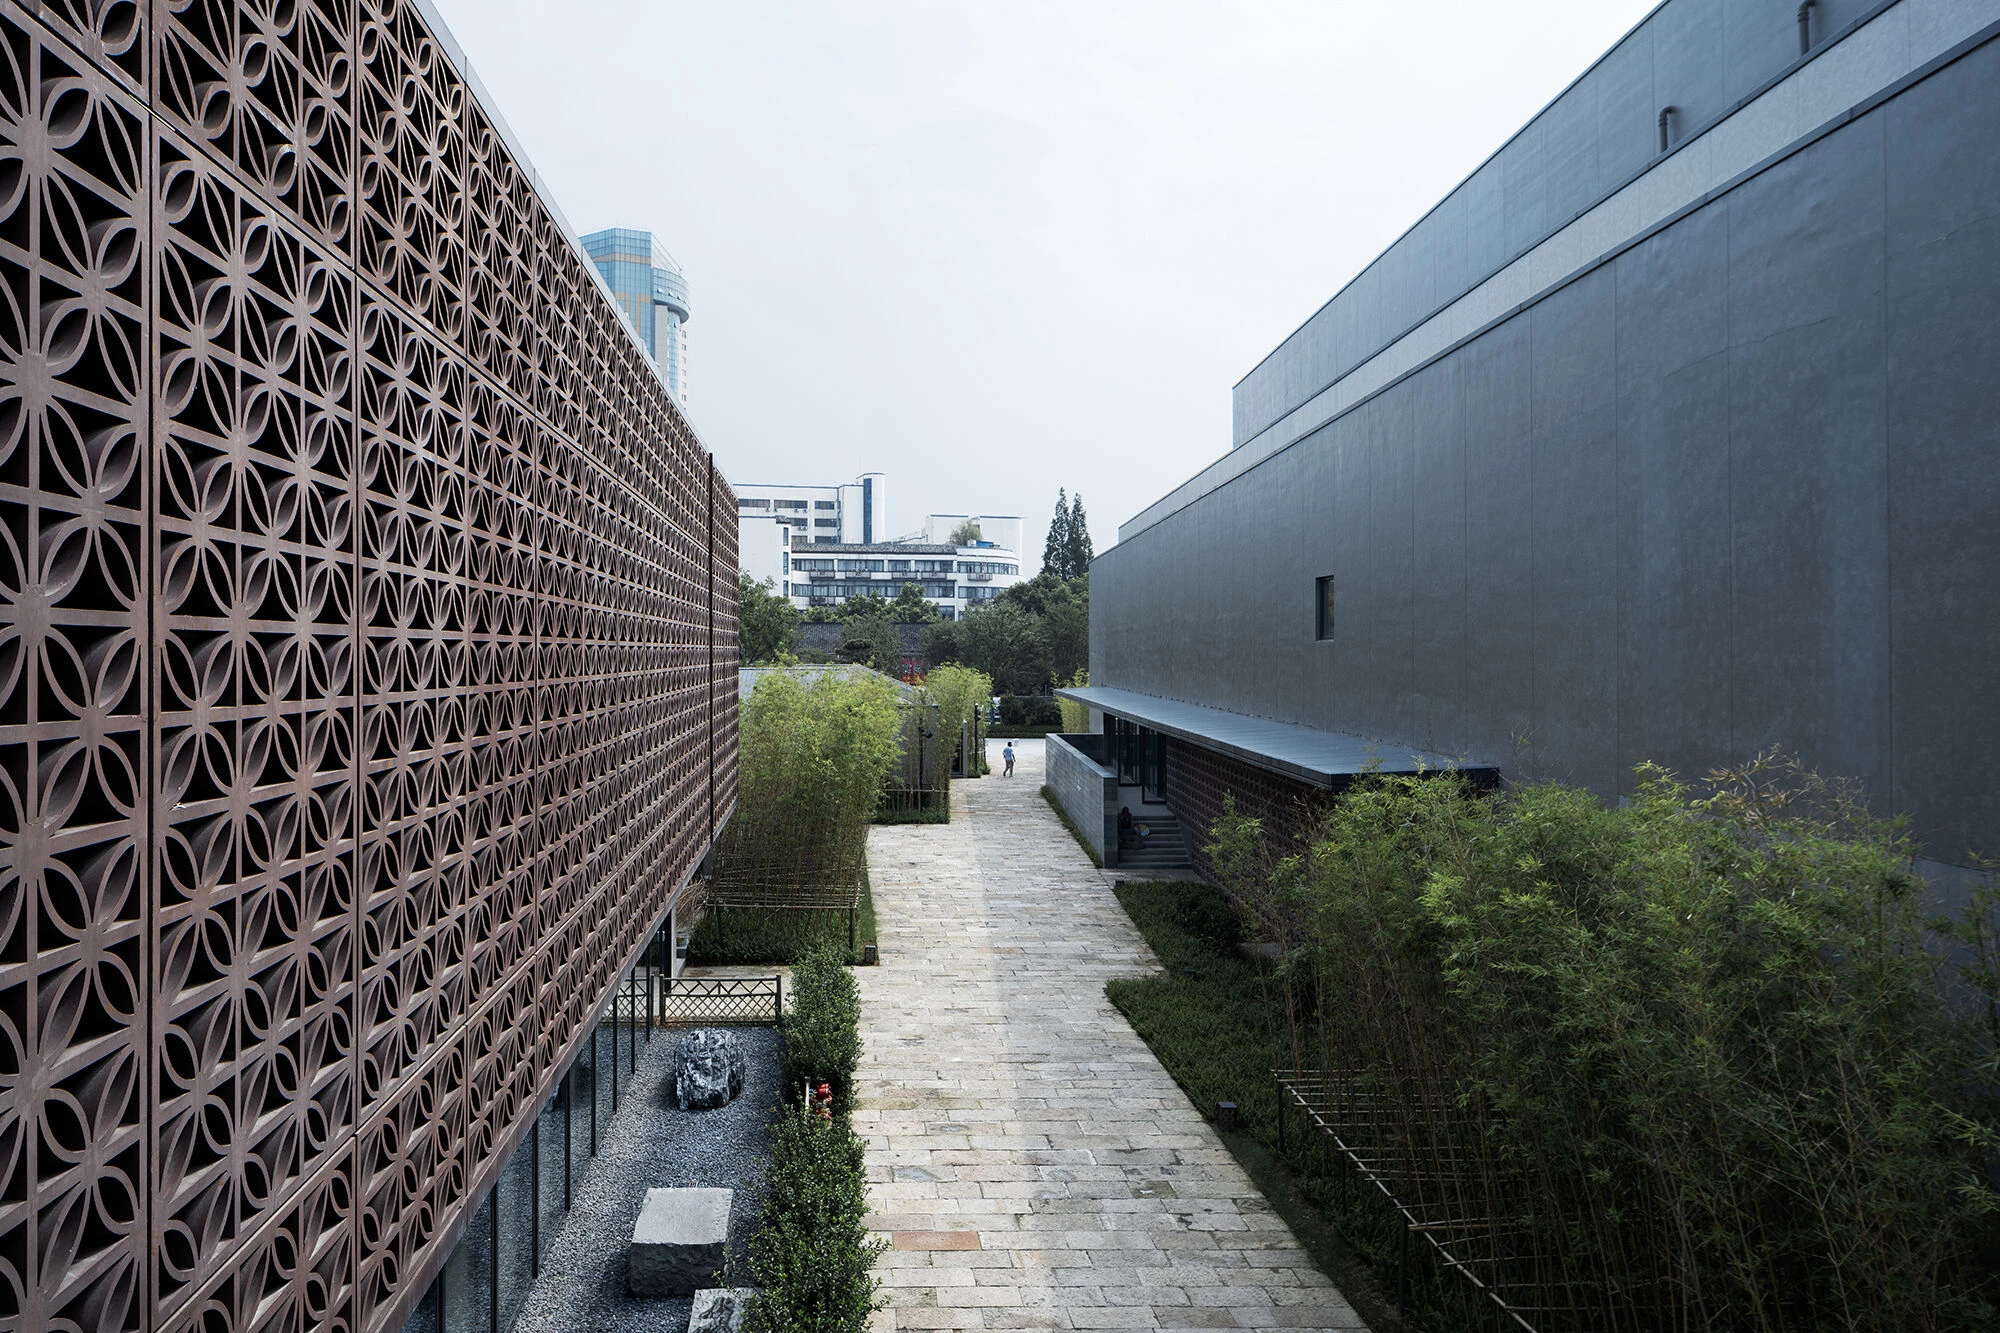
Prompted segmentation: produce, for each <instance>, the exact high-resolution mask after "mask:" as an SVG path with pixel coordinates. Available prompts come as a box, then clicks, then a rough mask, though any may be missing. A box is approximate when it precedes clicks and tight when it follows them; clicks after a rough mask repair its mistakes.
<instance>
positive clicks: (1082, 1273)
mask: <svg viewBox="0 0 2000 1333" xmlns="http://www.w3.org/2000/svg"><path fill="white" fill-rule="evenodd" d="M993 750H994V754H993V766H994V774H995V776H992V777H988V778H982V779H978V780H975V781H969V782H955V783H953V784H952V787H953V790H952V822H951V823H950V824H949V825H942V826H941V825H935V824H904V825H883V826H878V827H875V828H873V829H871V830H870V832H869V840H868V859H869V875H870V880H871V884H872V886H873V890H874V894H875V916H876V930H877V938H878V939H879V940H880V942H881V946H882V964H881V966H879V967H873V968H860V969H857V970H856V972H855V976H856V977H857V978H858V979H859V980H860V983H861V996H862V1036H863V1054H862V1060H861V1069H860V1073H859V1076H858V1081H857V1087H856V1093H857V1105H856V1108H855V1113H854V1123H855V1128H856V1130H857V1131H858V1132H860V1133H861V1134H862V1135H864V1136H865V1137H866V1139H867V1141H868V1177H869V1200H870V1206H871V1208H872V1209H873V1212H872V1214H871V1216H870V1218H869V1226H870V1227H872V1228H874V1229H875V1230H876V1231H877V1232H878V1233H880V1234H882V1235H884V1236H885V1237H888V1238H889V1239H890V1241H891V1243H892V1246H893V1248H892V1249H891V1250H890V1251H889V1252H888V1253H886V1254H884V1255H883V1256H882V1259H881V1261H880V1264H879V1267H878V1269H877V1272H878V1273H879V1275H880V1277H881V1278H882V1282H883V1286H884V1289H885V1292H886V1294H887V1295H888V1297H889V1299H890V1308H889V1309H888V1310H886V1311H884V1312H883V1313H882V1314H881V1315H880V1316H878V1318H877V1321H876V1324H875V1327H877V1328H881V1329H989V1328H1000V1329H1010V1328H1011V1329H1018V1328H1040V1329H1079V1328H1140V1329H1212V1328H1266V1329H1323V1330H1341V1331H1342V1333H1349V1331H1351V1330H1359V1329H1365V1327H1366V1326H1365V1325H1364V1324H1363V1323H1362V1322H1361V1319H1360V1318H1359V1317H1358V1316H1357V1315H1356V1314H1355V1313H1354V1311H1353V1309H1352V1308H1351V1307H1350V1306H1349V1305H1348V1303H1347V1301H1346V1300H1345V1299H1343V1298H1342V1296H1341V1295H1340V1293H1339V1292H1338V1291H1336V1290H1335V1289H1334V1287H1333V1285H1332V1283H1330V1282H1328V1281H1327V1279H1326V1278H1325V1276H1324V1275H1322V1274H1321V1273H1320V1272H1319V1271H1318V1270H1317V1269H1316V1268H1314V1267H1313V1264H1312V1261H1311V1260H1310V1259H1309V1258H1308V1257H1307V1256H1306V1254H1305V1253H1304V1251H1302V1250H1301V1249H1300V1248H1299V1245H1298V1242H1297V1240H1296V1239H1295V1238H1294V1237H1293V1236H1292V1233H1291V1231H1290V1229H1289V1228H1287V1227H1286V1226H1285V1224H1284V1222H1283V1220H1282V1219H1280V1218H1279V1217H1278V1216H1277V1215H1276V1214H1275V1213H1274V1212H1272V1210H1271V1207H1270V1205H1269V1204H1268V1203H1266V1202H1265V1200H1264V1198H1263V1196H1262V1195H1261V1194H1260V1193H1259V1192H1258V1191H1257V1189H1256V1187H1255V1186H1253V1185H1252V1184H1251V1183H1250V1180H1249V1178H1248V1177H1247V1176H1245V1175H1244V1173H1243V1171H1242V1169H1241V1168H1240V1167H1238V1166H1237V1165H1236V1162H1235V1159H1233V1158H1232V1157H1231V1156H1230V1155H1229V1152H1228V1150H1227V1149H1225V1148H1224V1147H1223V1146H1222V1143H1221V1140H1219V1139H1218V1138H1217V1137H1216V1136H1215V1133H1214V1131H1213V1130H1211V1129H1210V1128H1209V1126H1208V1124H1207V1123H1206V1122H1205V1121H1204V1120H1203V1119H1202V1118H1201V1116H1200V1115H1198V1114H1197V1113H1196V1112H1195V1109H1194V1108H1193V1107H1192V1106H1190V1105H1189V1104H1188V1100H1187V1098H1186V1096H1185V1095H1184V1094H1183V1093H1182V1092H1181V1090H1180V1088H1179V1087H1178V1086H1176V1085H1175V1083H1174V1081H1173V1080H1172V1079H1171V1078H1170V1077H1168V1075H1167V1072H1166V1070H1165V1069H1163V1068H1162V1067H1161V1066H1160V1063H1159V1061H1158V1060H1156V1059H1154V1058H1153V1054H1152V1052H1151V1051H1149V1050H1148V1049H1147V1048H1146V1045H1145V1043H1144V1042H1142V1041H1140V1040H1139V1038H1138V1036H1137V1035H1136V1034H1135V1033H1134V1032H1133V1031H1132V1029H1131V1027H1130V1025H1128V1024H1127V1023H1126V1022H1125V1019H1124V1017H1123V1016H1122V1015H1120V1014H1119V1013H1118V1011H1117V1010H1116V1009H1114V1008H1112V1007H1111V1002H1110V1001H1109V1000H1107V999H1106V998H1105V996H1104V983H1105V982H1106V981H1107V980H1109V979H1110V978H1112V977H1116V976H1129V975H1133V974H1137V973H1144V972H1148V971H1154V970H1157V968H1158V966H1159V964H1158V962H1157V960H1155V959H1154V958H1153V956H1152V953H1151V951H1150V950H1148V949H1147V947H1146V944H1145V941H1144V940H1143V939H1142V938H1141V937H1140V935H1139V932H1138V930H1137V928H1135V927H1134V926H1133V925H1132V922H1131V920H1130V918H1128V917H1127V916H1126V915H1125V911H1124V909H1123V908H1121V907H1120V906H1119V905H1118V900H1117V899H1116V898H1115V897H1113V896H1112V893H1111V887H1110V879H1109V877H1108V876H1106V875H1105V874H1103V873H1101V872H1099V871H1098V870H1097V869H1096V868H1094V867H1093V866H1092V865H1091V864H1090V862H1089V860H1088V859H1087V858H1086V857H1085V856H1084V855H1083V852H1082V851H1081V850H1080V849H1079V848H1078V847H1077V845H1076V843H1075V841H1074V840H1072V839H1071V837H1070V836H1069V834H1068V833H1067V832H1066V831H1065V830H1064V829H1063V827H1062V825H1061V824H1060V823H1059V822H1058V821H1057V819H1056V817H1055V815H1054V813H1053V812H1052V811H1050V809H1049V807H1048V805H1047V804H1046V803H1045V802H1044V801H1043V800H1042V798H1041V795H1040V791H1041V784H1042V743H1041V742H1039V741H1029V742H1016V743H1015V752H1016V754H1017V756H1018V762H1017V763H1016V765H1015V776H1014V777H1012V778H1002V777H1000V776H998V773H999V768H1000V765H999V760H998V750H999V747H998V745H997V744H996V745H995V746H994V747H993Z"/></svg>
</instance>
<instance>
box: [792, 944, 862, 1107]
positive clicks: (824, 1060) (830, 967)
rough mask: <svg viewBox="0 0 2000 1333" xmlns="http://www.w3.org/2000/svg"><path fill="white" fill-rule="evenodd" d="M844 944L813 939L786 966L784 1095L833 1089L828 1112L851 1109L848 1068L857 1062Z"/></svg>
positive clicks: (857, 1000)
mask: <svg viewBox="0 0 2000 1333" xmlns="http://www.w3.org/2000/svg"><path fill="white" fill-rule="evenodd" d="M846 954H847V950H846V948H845V947H844V945H839V944H835V943H834V942H833V941H831V940H818V941H815V942H813V943H812V944H810V945H808V946H807V947H806V948H805V949H804V951H802V952H801V953H800V954H799V956H798V961H797V962H795V963H794V964H793V965H792V1012H791V1013H790V1014H789V1015H787V1016H786V1019H785V1097H786V1099H787V1100H790V1099H792V1098H794V1097H798V1096H801V1095H802V1090H803V1088H804V1087H805V1085H806V1084H808V1083H819V1082H822V1081H824V1082H827V1083H830V1084H832V1085H833V1110H834V1114H835V1115H837V1116H840V1117H841V1118H842V1119H843V1120H844V1119H845V1118H846V1116H847V1113H848V1111H849V1110H850V1109H851V1108H852V1107H853V1105H854V1093H853V1087H852V1084H853V1082H854V1070H855V1067H856V1066H857V1065H859V1064H860V1063H861V995H860V992H859V990H858V989H857V988H856V986H855V984H854V976H853V974H852V973H850V972H849V971H848V970H847V968H846V966H845V963H846V961H847V959H846Z"/></svg>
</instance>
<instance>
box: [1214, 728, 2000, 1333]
mask: <svg viewBox="0 0 2000 1333" xmlns="http://www.w3.org/2000/svg"><path fill="white" fill-rule="evenodd" d="M1259 834H1260V831H1259V830H1258V829H1257V827H1256V825H1255V823H1254V821H1247V820H1243V819H1241V818H1239V817H1238V816H1236V815H1235V814H1234V813H1233V812H1231V813H1230V814H1228V815H1226V816H1225V817H1224V819H1223V820H1222V821H1221V822H1220V823H1219V824H1218V825H1217V829H1216V835H1217V836H1216V841H1215V843H1214V845H1213V846H1212V847H1211V848H1210V852H1211V855H1212V856H1214V858H1215V861H1216V863H1217V865H1218V866H1219V867H1220V869H1221V873H1222V875H1223V877H1224V878H1225V880H1226V881H1230V882H1231V887H1232V892H1235V893H1237V894H1240V895H1241V897H1242V898H1243V899H1244V900H1246V901H1259V902H1272V901H1275V902H1277V903H1279V904H1282V905H1283V906H1284V907H1285V908H1286V909H1287V910H1289V911H1290V912H1291V913H1292V919H1293V920H1294V921H1295V922H1296V923H1297V925H1298V929H1299V931H1300V936H1301V938H1302V940H1303V941H1304V942H1303V944H1302V945H1301V946H1300V947H1299V948H1298V949H1297V950H1296V951H1295V952H1294V954H1293V955H1292V956H1291V957H1290V958H1288V959H1287V961H1286V972H1285V975H1286V976H1287V977H1288V979H1289V981H1290V985H1289V989H1288V993H1287V994H1286V995H1285V997H1284V1003H1283V1007H1282V1012H1284V1013H1286V1014H1288V1015H1290V1016H1291V1018H1292V1019H1293V1020H1294V1021H1293V1022H1292V1023H1291V1024H1289V1025H1288V1026H1287V1028H1286V1030H1285V1032H1284V1033H1282V1034H1281V1036H1282V1037H1283V1039H1284V1044H1285V1045H1287V1046H1289V1047H1290V1048H1291V1049H1290V1050H1289V1051H1288V1052H1287V1055H1288V1056H1290V1058H1289V1059H1286V1060H1284V1061H1283V1063H1292V1062H1293V1061H1294V1060H1297V1061H1300V1062H1303V1063H1307V1064H1313V1065H1317V1066H1318V1067H1320V1068H1323V1069H1330V1070H1339V1071H1345V1072H1344V1074H1343V1079H1345V1080H1347V1081H1348V1082H1349V1086H1350V1087H1351V1091H1352V1095H1353V1096H1354V1097H1355V1105H1356V1106H1379V1105H1381V1104H1383V1103H1384V1102H1386V1104H1388V1105H1391V1106H1393V1107H1395V1108H1396V1111H1397V1124H1396V1127H1395V1129H1394V1136H1395V1138H1394V1144H1393V1148H1392V1149H1386V1150H1385V1151H1390V1150H1392V1151H1394V1152H1395V1153H1397V1154H1399V1155H1400V1156H1402V1157H1403V1158H1404V1159H1406V1160H1408V1161H1410V1162H1412V1163H1415V1164H1417V1166H1418V1168H1419V1169H1424V1170H1433V1171H1437V1170H1443V1169H1444V1168H1443V1166H1442V1165H1441V1164H1442V1163H1448V1162H1454V1161H1469V1162H1476V1163H1478V1164H1479V1167H1478V1171H1477V1172H1476V1173H1475V1174H1474V1177H1473V1178H1471V1179H1470V1181H1469V1184H1468V1185H1467V1187H1466V1188H1467V1189H1468V1190H1469V1191H1470V1198H1469V1201H1468V1202H1467V1204H1466V1206H1467V1207H1468V1208H1471V1209H1473V1210H1475V1211H1477V1212H1480V1213H1483V1214H1485V1215H1486V1216H1488V1217H1491V1218H1492V1219H1493V1220H1494V1221H1495V1222H1496V1223H1498V1224H1501V1225H1502V1226H1504V1227H1505V1228H1506V1229H1507V1230H1508V1231H1509V1232H1511V1233H1512V1234H1513V1235H1514V1236H1515V1237H1516V1238H1517V1239H1516V1240H1515V1241H1514V1242H1513V1244H1514V1245H1515V1246H1516V1247H1517V1249H1518V1250H1519V1251H1521V1252H1524V1253H1536V1252H1539V1253H1540V1254H1541V1255H1543V1256H1558V1257H1559V1262H1558V1263H1555V1264H1547V1263H1546V1262H1545V1263H1544V1266H1543V1267H1542V1269H1541V1270H1540V1271H1538V1272H1527V1271H1525V1270H1523V1271H1519V1272H1516V1273H1514V1274H1512V1275H1511V1276H1512V1277H1513V1278H1514V1279H1515V1280H1517V1281H1519V1282H1521V1283H1523V1284H1524V1286H1525V1288H1526V1289H1527V1290H1529V1291H1531V1292H1532V1294H1533V1296H1534V1297H1536V1298H1539V1299H1542V1300H1549V1301H1551V1303H1553V1299H1552V1298H1554V1297H1561V1296H1563V1294H1564V1293H1596V1294H1597V1295H1598V1296H1599V1297H1600V1298H1602V1297H1605V1294H1606V1293H1614V1292H1617V1293H1626V1294H1625V1295H1622V1296H1619V1297H1617V1298H1615V1299H1617V1300H1618V1301H1619V1303H1620V1304H1623V1305H1631V1306H1636V1307H1638V1308H1639V1309H1640V1310H1641V1311H1643V1314H1642V1318H1650V1319H1653V1320H1655V1321H1656V1322H1657V1323H1658V1326H1660V1327H1685V1326H1701V1327H1706V1328H1712V1329H1717V1330H1739V1329H1740V1330H1754V1331H1755V1333H1785V1331H1790V1330H1806V1329H1818V1328H1842V1329H1862V1328H1869V1329H1874V1328H1881V1329H1890V1328H1895V1329H1960V1328H1964V1329H1970V1328H1979V1327H1990V1326H1992V1324H1991V1321H1992V1320H1993V1319H1994V1317H1995V1310H1994V1306H1993V1304H1992V1301H1993V1299H1994V1296H1995V1291H1996V1281H1995V1273H1996V1265H1995V1262H1994V1261H1995V1257H1996V1254H2000V1234H1996V1219H2000V1208H1996V1202H2000V1200H1996V1195H1995V1193H1994V1190H1993V1182H1994V1180H1995V1179H1996V1178H2000V1152H1997V1151H1996V1145H2000V1114H1996V1108H1995V1106H1994V1103H1993V1100H1992V1097H1991V1092H1992V1088H1993V1077H1992V1075H1993V1071H1994V1064H1993V1061H1994V1056H1993V1034H1992V1031H1991V1029H1990V1028H1988V1027H1986V1026H1984V1024H1983V1023H1982V1022H1981V1021H1978V1020H1979V1019H1981V1018H1983V1017H1984V1014H1985V1013H1990V1012H1991V1011H1990V1010H1986V1011H1984V1012H1982V1013H1973V1012H1968V1007H1967V1006H1965V1005H1964V1003H1963V1002H1964V1000H1965V999H1966V998H1968V997H1982V996H1983V997H1984V998H1985V1000H1986V1002H1987V1003H1988V1004H1990V1002H1991V988H1990V986H1987V987H1985V988H1984V989H1982V982H1981V977H1980V976H1979V975H1978V974H1977V972H1976V969H1968V970H1965V971H1964V972H1962V973H1955V972H1954V969H1952V968H1951V967H1949V966H1948V965H1947V961H1946V960H1947V958H1948V956H1949V951H1948V949H1947V948H1946V947H1945V945H1946V941H1945V940H1944V939H1943V938H1941V937H1940V934H1939V933H1938V932H1936V931H1935V930H1934V929H1933V928H1932V924H1931V923H1930V922H1929V921H1927V920H1926V917H1925V913H1924V909H1923V905H1922V885H1921V883H1920V881H1919V880H1918V879H1917V878H1916V876H1915V874H1914V872H1913V856H1914V849H1913V847H1912V845H1911V843H1910V842H1909V840H1908V838H1907V837H1906V836H1905V834H1904V833H1903V831H1902V830H1901V829H1900V828H1899V827H1896V826H1893V825H1888V824H1884V823H1882V822H1880V821H1878V820H1875V819H1873V818H1871V817H1870V816H1869V815H1868V813H1867V811H1866V810H1865V809H1864V808H1863V807H1862V806H1861V804H1860V803H1859V802H1858V800H1856V799H1855V797H1854V796H1853V795H1852V794H1851V793H1850V792H1848V791H1846V790H1845V789H1843V788H1842V787H1841V786H1839V785H1838V784H1834V783H1828V782H1824V781H1822V780H1820V779H1818V778H1817V777H1815V776H1814V775H1812V774H1810V773H1806V772H1804V771H1802V770H1800V769H1798V768H1797V767H1796V766H1794V765H1790V764H1788V763H1785V762H1782V761H1779V760H1776V759H1770V758H1767V759H1763V760H1760V761H1758V762H1756V763H1754V764H1752V765H1749V766H1747V767H1746V768H1744V769H1741V770H1738V771H1734V772H1729V773H1723V774H1718V775H1716V779H1715V781H1714V783H1713V785H1712V787H1711V789H1710V791H1709V792H1708V793H1707V794H1705V795H1697V794H1695V793H1693V792H1691V791H1690V790H1689V789H1688V788H1686V787H1685V786H1683V785H1682V784H1680V783H1678V782H1676V781H1675V780H1674V779H1673V778H1671V777H1670V776H1669V775H1668V774H1666V773H1664V772H1661V771H1659V770H1656V769H1641V770H1640V782H1639V785H1638V789H1637V791H1636V792H1635V794H1634V795H1633V796H1632V798H1631V799H1630V800H1629V801H1628V802H1627V803H1626V804H1625V805H1624V806H1622V807H1620V808H1616V809H1612V808H1607V807H1606V806H1605V805H1604V804H1603V803H1602V802H1601V801H1599V800H1597V799H1596V798H1595V797H1593V796H1592V795H1590V794H1589V793H1586V792H1581V791H1577V790H1574V789H1571V788H1566V787H1562V786H1559V785H1554V784H1544V785H1537V786H1528V787H1522V788H1518V789H1515V790H1513V791H1511V792H1507V793H1504V794H1500V795H1494V796H1490V797H1485V798H1477V797H1475V796H1474V794H1473V793H1472V792H1470V790H1469V789H1468V788H1467V787H1466V785H1465V784H1463V783H1461V782H1460V781H1458V780H1457V779H1456V778H1455V777H1452V776H1450V775H1444V776H1439V777H1433V778H1429V779H1401V778H1379V779H1375V780H1373V781H1370V782H1368V783H1364V784H1362V785H1360V786H1358V787H1356V788H1353V789H1351V790H1350V791H1348V792H1347V793H1346V794H1345V795H1343V796H1342V797H1341V799H1340V800H1339V801H1338V802H1336V803H1335V805H1334V806H1333V808H1332V810H1331V811H1330V812H1329V813H1328V814H1327V815H1326V817H1325V819H1324V822H1323V823H1322V825H1321V826H1320V828H1319V829H1318V831H1317V833H1316V834H1315V835H1314V836H1313V838H1312V839H1311V841H1310V845H1309V847H1308V848H1307V849H1306V851H1305V852H1303V853H1302V854H1299V855H1293V856H1289V857H1283V858H1281V859H1278V860H1276V861H1275V862H1272V861H1270V859H1269V858H1268V857H1260V856H1259V855H1258V854H1257V853H1258V851H1259V845H1260V836H1259ZM1991 911H1992V904H1991V900H1990V898H1983V897H1982V898H1977V899H1975V910H1974V912H1973V914H1972V915H1971V917H1969V918H1968V920H1967V921H1966V922H1964V923H1961V924H1960V925H1958V926H1956V927H1954V929H1953V932H1952V934H1953V938H1954V939H1955V940H1956V941H1958V942H1959V943H1960V944H1961V945H1963V946H1964V947H1965V948H1967V949H1969V950H1971V951H1972V952H1974V953H1976V952H1977V949H1976V946H1975V945H1973V944H1970V943H1968V942H1969V941H1975V940H1977V939H1980V938H1992V931H1991V924H1990V921H1988V920H1987V919H1986V917H1984V916H1982V915H1980V914H1981V913H1986V914H1990V913H1991ZM1982 932H1984V935H1983V936H1982ZM1989 980H1990V979H1989ZM1339 1114H1340V1112H1339V1111H1338V1110H1336V1118H1337V1117H1338V1115H1339ZM1500 1275H1502V1276H1506V1275H1505V1274H1504V1272H1503V1273H1502V1274H1500ZM1565 1299H1573V1297H1566V1298H1565Z"/></svg>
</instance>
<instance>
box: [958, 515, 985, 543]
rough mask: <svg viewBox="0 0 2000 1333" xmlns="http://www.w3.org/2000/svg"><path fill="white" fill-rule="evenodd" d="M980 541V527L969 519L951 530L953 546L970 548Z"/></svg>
mask: <svg viewBox="0 0 2000 1333" xmlns="http://www.w3.org/2000/svg"><path fill="white" fill-rule="evenodd" d="M979 539H980V538H979V525H978V524H977V523H974V522H973V521H972V520H971V519H969V518H968V519H966V520H965V521H964V522H962V523H960V524H959V525H958V526H957V527H955V528H953V529H952V530H951V544H952V545H953V546H970V545H972V544H973V543H974V542H976V541H978V540H979Z"/></svg>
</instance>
